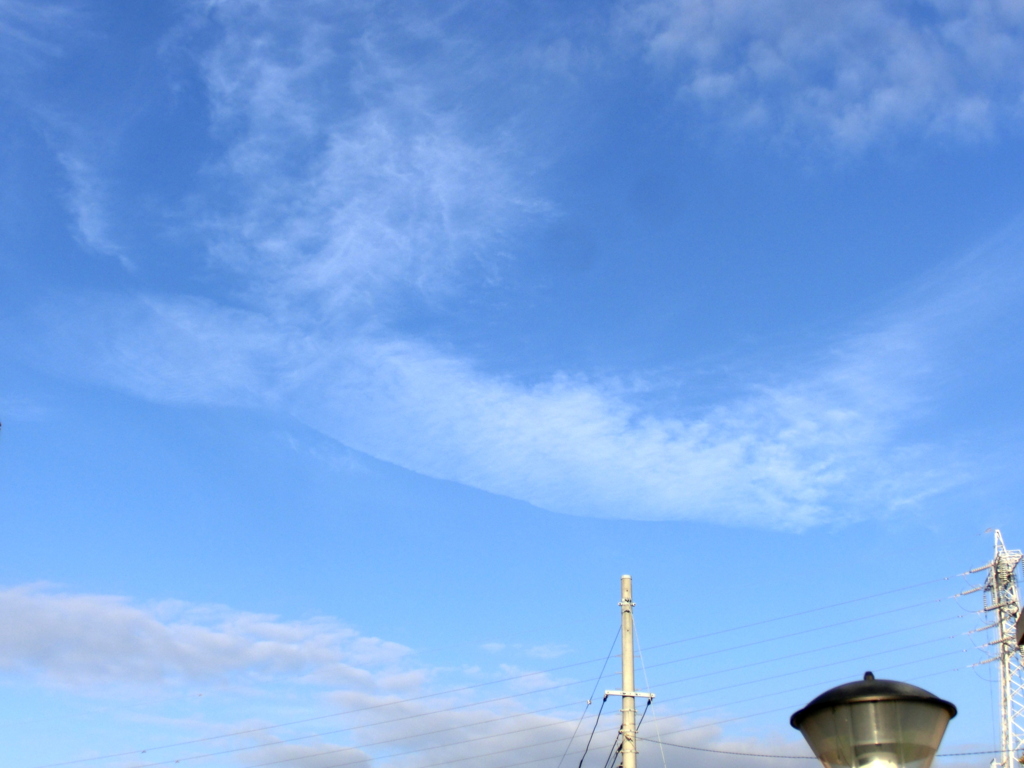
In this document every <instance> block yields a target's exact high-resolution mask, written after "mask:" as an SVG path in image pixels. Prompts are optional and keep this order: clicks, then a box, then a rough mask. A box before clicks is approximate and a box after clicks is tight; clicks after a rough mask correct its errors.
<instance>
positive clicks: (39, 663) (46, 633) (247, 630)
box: [0, 585, 409, 689]
mask: <svg viewBox="0 0 1024 768" xmlns="http://www.w3.org/2000/svg"><path fill="white" fill-rule="evenodd" d="M0 615H3V617H4V621H3V622H2V625H0V670H4V671H5V672H6V673H8V674H12V673H17V674H21V675H26V674H27V675H34V676H40V677H41V678H43V679H45V680H49V681H51V682H54V683H58V684H62V685H67V686H83V685H86V686H91V685H111V684H116V685H167V684H176V683H181V682H196V681H207V682H209V681H213V682H218V681H220V682H228V681H230V680H232V679H237V676H238V675H242V676H244V677H245V678H246V679H249V680H260V679H267V678H274V677H279V678H284V679H289V680H292V681H305V682H308V683H316V684H318V685H347V686H355V687H357V688H360V689H373V688H375V687H376V686H377V680H376V676H377V675H378V674H387V673H391V672H393V671H394V670H396V669H400V668H401V667H402V665H403V662H404V659H405V658H406V656H407V655H408V653H409V649H407V648H405V647H404V646H401V645H398V644H397V643H392V642H387V641H384V640H379V639H377V638H373V637H365V636H362V635H360V634H359V633H357V632H356V631H355V630H352V629H350V628H348V627H344V626H342V625H340V624H338V623H337V622H336V621H334V620H331V619H311V620H307V621H282V620H280V619H278V618H276V617H273V616H265V615H260V614H253V613H245V612H240V611H233V610H230V609H227V608H223V607H220V606H201V605H190V604H186V603H180V602H165V603H160V604H156V605H150V606H139V605H135V604H133V603H132V602H130V601H129V600H126V599H124V598H120V597H114V596H107V595H89V594H69V593H66V592H59V591H55V590H53V589H47V588H44V587H42V586H38V585H37V586H23V587H14V588H8V589H3V590H0Z"/></svg>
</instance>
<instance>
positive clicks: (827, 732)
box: [789, 672, 956, 768]
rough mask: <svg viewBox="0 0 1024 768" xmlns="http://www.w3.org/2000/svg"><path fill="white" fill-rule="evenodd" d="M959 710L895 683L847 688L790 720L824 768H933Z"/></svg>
mask: <svg viewBox="0 0 1024 768" xmlns="http://www.w3.org/2000/svg"><path fill="white" fill-rule="evenodd" d="M954 717H956V707H955V706H953V704H951V703H950V702H948V701H944V700H943V699H940V698H939V697H938V696H935V695H934V694H931V693H929V692H928V691H926V690H924V689H923V688H918V687H917V686H916V685H910V684H909V683H899V682H896V681H895V680H876V679H875V676H874V675H873V674H872V673H870V672H868V673H866V674H865V675H864V679H863V680H858V681H857V682H854V683H846V684H845V685H840V686H837V687H835V688H832V689H831V690H828V691H825V693H823V694H821V695H820V696H818V697H817V698H816V699H814V700H813V701H812V702H811V703H810V704H808V705H807V706H806V707H804V708H803V709H801V710H800V711H799V712H796V713H794V715H793V716H792V717H791V718H790V719H789V722H790V725H792V726H793V727H794V728H797V729H799V731H800V732H801V733H802V734H803V736H804V738H805V739H806V740H807V743H808V744H809V745H810V747H811V749H812V750H813V751H814V754H815V755H816V756H817V757H818V759H819V760H821V762H822V763H823V764H824V765H825V766H826V768H929V766H930V765H931V763H932V760H933V759H934V757H935V753H936V752H938V750H939V744H940V743H941V742H942V736H943V734H944V733H945V732H946V726H947V725H948V724H949V721H950V720H951V719H952V718H954Z"/></svg>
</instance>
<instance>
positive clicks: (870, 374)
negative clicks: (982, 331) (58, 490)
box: [51, 0, 1020, 528]
mask: <svg viewBox="0 0 1024 768" xmlns="http://www.w3.org/2000/svg"><path fill="white" fill-rule="evenodd" d="M791 6H792V7H791ZM213 7H214V13H215V16H216V18H217V19H218V23H219V24H220V25H221V27H222V28H223V29H222V32H223V35H222V36H221V42H220V43H219V44H218V46H217V47H215V48H214V49H213V50H212V51H211V52H209V53H208V55H207V57H206V59H205V60H206V65H205V72H206V76H207V79H208V82H209V86H210V92H211V94H212V98H213V104H214V108H215V113H216V114H217V115H218V121H219V123H218V125H219V126H220V127H219V128H218V130H221V131H223V132H224V134H225V137H228V138H230V139H231V140H230V141H229V142H228V144H229V150H228V151H227V153H226V155H225V157H224V159H223V161H222V162H221V163H220V164H219V165H218V166H217V168H216V169H215V170H214V171H213V172H214V174H215V175H217V177H218V178H219V182H218V184H217V186H216V189H217V200H218V201H220V200H222V199H226V200H229V201H231V203H230V205H228V206H226V207H225V206H223V205H220V206H218V205H211V208H212V209H213V212H212V213H209V214H208V215H206V217H205V220H204V224H203V226H204V227H205V231H206V233H207V234H208V237H209V239H210V243H211V248H212V250H213V252H214V254H215V255H216V257H217V263H218V264H220V265H221V266H224V265H226V266H227V267H228V268H230V269H231V270H232V274H233V275H240V276H241V278H242V280H243V285H244V286H245V288H244V292H243V295H242V297H241V299H240V301H241V302H244V305H245V306H244V308H243V307H241V306H233V307H229V306H226V305H225V304H224V303H222V302H217V301H214V300H211V299H199V298H187V297H160V296H147V297H146V296H142V297H135V298H132V299H130V300H124V299H120V298H111V297H108V298H105V299H98V300H95V299H86V300H82V301H80V302H79V303H78V304H76V303H75V302H72V301H69V302H67V303H66V305H65V306H62V307H60V308H59V309H55V310H53V312H52V317H51V319H52V322H53V324H54V326H55V327H56V328H57V329H59V331H58V336H59V337H60V342H59V343H60V344H63V345H66V346H65V347H63V348H62V349H59V350H57V349H51V352H53V354H52V356H53V357H59V356H63V357H65V358H66V359H67V358H68V357H69V354H68V346H70V347H73V348H74V352H75V353H76V354H78V355H80V356H79V357H78V358H77V359H76V360H75V364H74V365H76V366H78V367H79V369H80V371H82V372H83V373H86V375H89V376H93V377H97V378H101V379H103V380H105V381H109V382H111V383H113V384H115V385H118V386H123V387H127V388H129V389H131V390H132V391H135V392H138V393H139V394H141V395H143V396H146V397H152V398H156V399H162V400H174V401H201V402H214V403H245V404H251V406H271V407H275V408H285V409H287V410H288V411H290V412H291V413H292V414H294V415H296V416H298V417H300V418H302V419H303V420H305V421H306V422H307V423H308V424H310V425H312V426H313V427H315V428H317V429H321V430H323V431H324V432H325V433H327V434H329V435H331V436H333V437H335V438H337V439H338V440H340V441H342V442H344V443H346V444H348V445H350V446H352V447H355V449H357V450H360V451H364V452H366V453H369V454H371V455H373V456H375V457H378V458H381V459H384V460H387V461H391V462H394V463H396V464H398V465H400V466H403V467H407V468H409V469H412V470H415V471H418V472H422V473H425V474H428V475H430V476H433V477H438V478H444V479H451V480H456V481H459V482H463V483H466V484H469V485H473V486H475V487H479V488H482V489H485V490H489V492H493V493H497V494H502V495H505V496H509V497H512V498H515V499H521V500H524V501H527V502H530V503H532V504H536V505H538V506H541V507H545V508H548V509H551V510H556V511H562V512H569V513H573V514H586V515H602V516H616V517H629V518H646V519H707V520H714V521H718V522H726V523H732V524H753V525H763V526H772V527H781V528H803V527H806V526H808V525H813V524H818V523H821V522H826V521H834V520H843V519H853V518H858V517H862V516H864V515H867V514H888V513H891V512H893V511H895V510H899V509H903V508H906V507H907V506H910V505H913V504H914V503H916V502H919V501H920V500H921V499H923V498H927V497H928V496H930V495H933V494H935V493H938V492H940V490H942V489H943V488H945V487H948V486H949V485H950V484H951V483H954V482H955V481H956V480H957V479H959V477H961V473H959V472H958V471H957V470H956V468H955V466H954V465H953V463H952V462H951V460H950V458H949V457H940V456H937V455H936V454H935V453H934V452H932V451H930V450H929V447H928V446H927V445H923V444H920V443H919V442H915V441H912V440H908V439H907V438H906V437H905V436H904V435H903V434H902V430H903V429H904V427H905V426H906V425H908V424H910V423H912V419H913V417H914V414H915V413H916V410H918V409H920V407H921V395H920V392H921V389H922V386H923V383H924V382H925V381H926V379H927V377H928V376H929V375H930V368H931V366H932V365H934V359H935V356H936V355H937V354H941V350H942V347H943V345H944V344H947V343H948V340H947V338H946V337H951V336H954V335H955V333H956V329H958V328H964V327H966V325H970V324H972V323H977V322H978V318H979V317H981V316H982V315H984V314H985V312H986V311H988V310H987V309H986V307H988V306H991V305H992V304H993V302H994V297H995V296H996V295H997V294H999V293H1000V292H1001V294H1005V295H1007V296H1016V295H1018V294H1019V293H1020V292H1019V291H1018V290H1017V289H1016V288H1013V287H1014V286H1019V283H1020V281H1019V272H1020V269H1019V266H1018V265H1016V262H1014V263H1011V261H1012V259H1008V257H1006V254H1005V253H1001V252H1000V253H1001V255H1000V254H995V255H994V256H991V255H989V256H983V257H981V258H979V259H976V260H975V262H972V263H973V264H974V266H973V268H972V269H973V271H972V270H965V273H964V274H959V273H957V274H955V275H947V276H946V278H944V279H942V280H940V281H939V283H940V286H939V287H938V288H936V289H934V290H933V291H932V294H931V295H929V296H924V295H923V296H920V297H916V298H911V299H908V301H907V308H905V309H904V310H902V311H901V312H896V313H894V315H893V316H892V317H890V318H889V319H887V321H884V322H880V323H879V324H877V328H876V329H874V330H872V331H870V332H865V333H862V334H859V335H854V336H853V337H852V338H850V339H848V340H845V341H840V342H838V343H836V344H835V345H834V348H833V349H830V350H826V351H825V353H823V354H822V355H821V358H820V360H818V361H817V362H816V364H813V365H811V366H809V367H807V368H806V369H805V370H804V371H802V372H797V373H794V374H792V375H791V376H788V377H787V378H785V379H779V380H777V381H776V382H774V383H772V384H771V385H766V386H760V387H758V386H751V387H749V388H748V391H746V394H745V395H742V396H740V397H737V398H733V399H730V400H728V401H723V402H721V403H719V404H718V406H716V407H713V408H710V409H707V410H706V411H705V412H703V413H700V414H697V415H695V416H694V415H692V414H690V415H687V416H685V417H683V416H681V415H677V414H674V413H671V412H666V411H665V410H652V409H650V408H649V407H647V406H645V404H643V403H644V400H643V398H642V397H640V396H638V395H637V393H636V392H635V391H634V390H633V389H631V388H629V387H625V386H623V385H622V384H621V383H620V382H616V381H609V380H598V379H594V378H590V377H587V376H585V375H582V374H579V373H574V372H567V373H563V372H553V373H552V375H551V376H550V377H548V378H546V379H542V380H539V381H536V382H535V383H532V384H524V383H521V382H515V381H512V380H510V379H506V378H503V377H501V376H494V375H488V374H484V373H482V372H480V371H479V370H478V369H477V368H476V367H475V366H474V364H473V361H472V360H471V359H468V358H466V357H464V356H461V355H459V354H458V353H455V352H449V351H445V352H441V351H439V350H438V349H437V348H435V347H434V346H432V345H430V344H427V343H424V342H422V341H419V340H416V339H411V338H406V337H401V336H398V335H397V334H394V333H392V332H389V331H388V330H387V329H388V325H389V322H390V311H389V302H392V300H393V299H395V297H396V296H397V295H399V294H401V296H402V297H404V298H407V299H408V298H409V296H410V295H412V294H411V293H410V292H413V293H416V295H419V296H421V297H422V296H424V295H430V294H431V293H437V292H442V293H443V292H444V291H453V290H455V289H457V288H458V287H459V283H460V281H462V280H465V278H464V276H463V275H464V274H465V270H466V268H467V267H471V266H472V265H473V264H475V263H482V264H484V265H486V263H488V261H490V262H493V261H495V260H500V259H501V258H502V257H501V256H500V255H499V256H497V257H496V256H494V254H495V253H498V254H500V253H501V243H502V237H503V233H504V232H505V231H506V229H507V227H509V226H512V222H514V221H515V220H516V219H517V218H519V217H521V216H522V214H523V212H524V211H527V210H528V211H536V210H538V209H539V208H543V206H539V204H536V203H528V204H527V203H525V202H524V201H525V200H528V199H529V196H524V195H522V194H520V193H518V191H516V190H517V189H519V188H520V187H521V186H522V184H521V182H518V181H516V180H515V178H516V176H515V174H514V173H513V172H512V171H511V168H510V167H509V166H508V165H507V164H504V163H503V162H502V155H501V153H500V152H497V151H495V150H496V146H495V145H494V144H493V143H488V141H492V139H487V138H480V136H479V135H478V134H474V138H470V137H468V135H467V133H466V131H464V130H462V129H460V120H459V116H458V114H457V113H456V112H452V111H449V112H445V111H443V110H439V109H438V108H437V106H436V105H435V101H436V99H435V98H434V97H433V95H432V94H431V91H430V88H429V84H426V83H423V82H419V81H417V80H416V78H415V75H413V74H411V73H410V71H409V69H408V68H404V67H401V66H400V63H399V62H397V61H395V60H392V59H391V58H390V57H389V56H387V55H385V54H384V53H382V52H381V50H380V49H379V48H378V47H376V46H375V45H374V44H373V39H374V34H373V27H372V22H371V20H370V16H364V15H358V14H359V13H360V12H361V11H360V9H359V8H358V7H357V6H344V7H343V8H342V10H341V11H337V12H339V13H344V14H349V15H350V14H352V13H355V14H356V20H357V22H359V23H360V24H362V25H364V27H358V26H357V25H355V26H354V27H353V28H350V27H347V26H345V25H343V24H341V23H340V22H339V19H338V18H336V17H334V16H331V13H334V12H336V11H335V10H334V9H333V6H332V7H330V8H329V7H328V5H326V4H321V3H302V4H298V5H295V6H290V7H289V9H288V10H287V12H286V11H285V10H283V9H282V8H281V7H279V6H274V5H273V4H261V3H242V4H224V3H219V4H215V5H214V6H213ZM729 7H730V8H733V6H729ZM771 7H772V8H775V9H776V11H778V12H781V10H785V11H786V13H790V12H795V11H794V10H793V8H795V7H796V6H793V5H792V3H781V0H779V2H778V3H776V4H774V5H772V6H771ZM843 7H844V8H849V7H852V6H850V4H849V3H847V4H845V5H843ZM870 7H872V8H873V7H874V6H870ZM986 7H987V6H986ZM743 8H746V6H744V5H742V4H736V6H735V7H734V8H733V15H735V14H737V13H738V14H739V15H740V16H742V17H743V18H745V17H746V16H748V15H750V11H749V9H746V10H743ZM779 9H781V10H779ZM741 10H743V12H742V13H740V11H741ZM651 12H653V11H651ZM766 12H767V11H766ZM822 12H824V11H822ZM829 12H830V11H829ZM993 12H994V11H993ZM325 13H326V14H328V16H329V17H326V16H325V15H324V14H325ZM744 14H746V15H744ZM349 15H346V16H344V19H343V20H345V22H346V24H347V22H350V20H351V18H350V17H349ZM812 15H813V14H812ZM826 15H827V14H826ZM731 17H732V16H731V15H728V14H726V16H724V18H726V19H729V18H731ZM829 17H830V16H829ZM771 18H774V16H771ZM353 24H354V23H353ZM367 25H370V26H369V27H367ZM339 26H340V27H341V28H342V29H343V30H346V32H345V33H344V34H341V33H338V32H337V29H338V27H339ZM353 29H354V30H356V32H357V33H358V34H356V32H353V31H352V30H353ZM730 29H731V28H730ZM332 31H334V34H336V35H340V38H336V37H332ZM808 34H809V33H808ZM339 40H340V42H339ZM713 42H714V41H711V42H710V43H709V44H711V43H713ZM325 89H327V92H329V93H330V94H331V98H324V97H322V96H323V93H324V92H325ZM1007 248H1010V247H1009V246H1007V247H1004V248H1002V251H1007ZM1011 250H1012V249H1011ZM986 259H987V261H986ZM979 264H980V265H981V268H979ZM985 264H988V266H985ZM985 269H989V270H990V271H991V272H992V273H986V272H985ZM993 275H994V276H993ZM1015 275H1016V276H1015ZM476 276H477V279H479V278H480V275H479V274H477V275H476ZM402 292H407V293H404V294H402ZM996 303H997V302H996ZM83 318H88V322H84V321H83ZM940 329H943V330H940ZM637 378H640V379H642V377H637Z"/></svg>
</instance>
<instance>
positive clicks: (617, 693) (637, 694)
mask: <svg viewBox="0 0 1024 768" xmlns="http://www.w3.org/2000/svg"><path fill="white" fill-rule="evenodd" d="M604 695H605V696H632V697H633V698H635V699H647V700H648V701H650V700H651V699H653V698H654V694H653V693H643V692H641V691H605V692H604Z"/></svg>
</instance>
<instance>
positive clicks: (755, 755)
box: [638, 736, 1002, 760]
mask: <svg viewBox="0 0 1024 768" xmlns="http://www.w3.org/2000/svg"><path fill="white" fill-rule="evenodd" d="M638 738H642V739H643V740H644V741H650V742H651V743H658V744H663V745H665V746H677V748H679V749H680V750H693V751H694V752H711V753H715V754H716V755H736V756H739V757H744V758H771V759H772V760H817V758H816V757H815V756H814V755H767V754H764V753H758V752H733V751H731V750H712V749H710V748H707V746H693V745H691V744H677V743H673V742H672V741H663V740H660V739H654V738H646V737H644V736H638ZM1001 752H1002V751H1001V750H979V751H977V752H943V753H939V754H938V755H936V756H935V757H937V758H962V757H967V756H968V755H999V754H1001Z"/></svg>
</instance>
